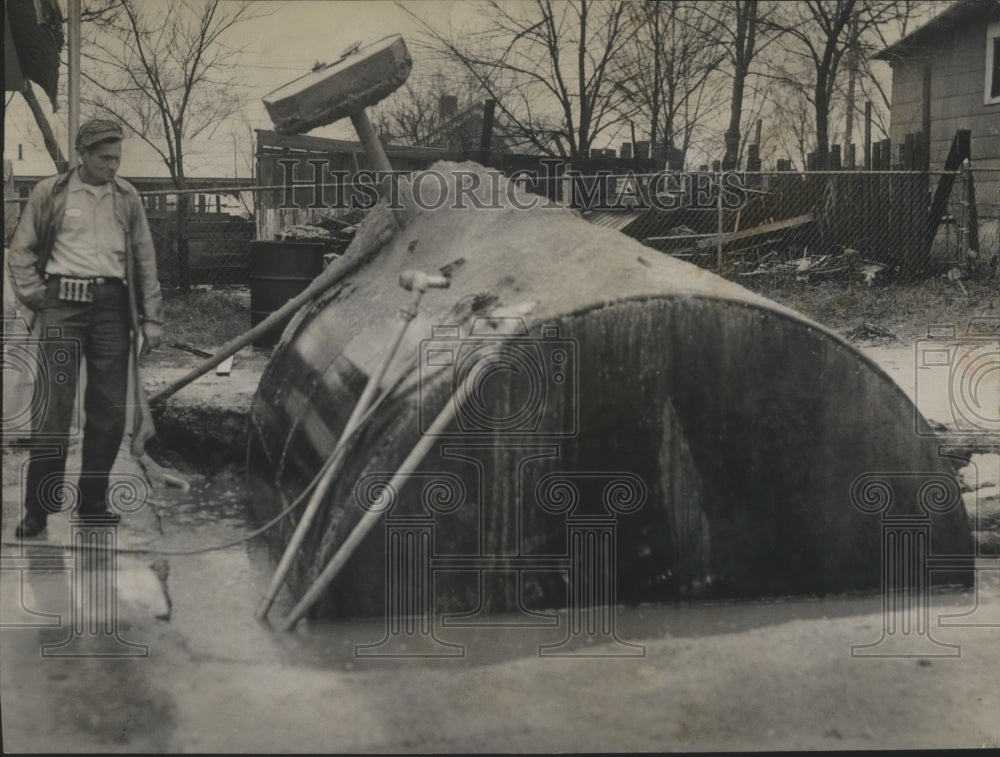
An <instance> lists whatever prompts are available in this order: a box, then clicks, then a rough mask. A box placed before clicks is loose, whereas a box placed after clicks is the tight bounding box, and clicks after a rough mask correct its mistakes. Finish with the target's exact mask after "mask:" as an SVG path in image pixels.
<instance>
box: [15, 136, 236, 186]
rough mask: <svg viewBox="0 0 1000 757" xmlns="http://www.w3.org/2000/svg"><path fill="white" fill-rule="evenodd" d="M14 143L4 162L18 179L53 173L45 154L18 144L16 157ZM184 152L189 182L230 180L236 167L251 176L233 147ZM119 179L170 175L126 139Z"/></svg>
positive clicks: (199, 145) (141, 145)
mask: <svg viewBox="0 0 1000 757" xmlns="http://www.w3.org/2000/svg"><path fill="white" fill-rule="evenodd" d="M17 139H18V137H17V136H16V135H7V139H6V140H5V141H4V150H3V156H4V159H6V160H10V161H11V163H12V165H13V168H14V175H15V176H16V177H17V178H19V179H21V178H26V177H27V178H41V177H43V176H51V175H52V174H54V173H56V167H55V164H54V163H53V162H52V158H51V157H49V154H48V153H47V152H45V150H42V149H41V148H39V147H38V146H37V145H33V144H30V143H28V142H27V141H25V142H23V143H20V144H21V147H22V149H21V150H20V153H19V152H18V149H17V148H18V144H19V143H18V142H17V141H15V140H17ZM64 149H65V148H64ZM184 151H185V155H186V159H185V161H184V168H185V175H186V176H187V178H188V179H208V178H212V179H213V180H218V179H233V178H235V177H234V174H235V171H236V168H237V166H238V165H242V166H243V167H242V168H241V169H240V173H241V178H245V177H247V176H249V174H250V168H249V167H248V166H247V165H246V160H245V158H244V156H243V155H239V156H234V155H233V148H232V146H227V145H226V144H225V142H222V141H209V140H191V141H187V142H185V145H184ZM74 159H75V158H74ZM121 176H122V177H123V178H125V179H133V178H135V179H138V178H142V179H148V180H153V179H162V180H164V181H169V180H170V172H169V171H168V170H167V166H166V164H165V163H164V162H163V159H162V158H161V157H160V156H159V154H158V153H157V152H156V151H155V150H154V149H153V148H152V147H150V146H149V145H148V144H146V143H145V142H143V141H142V140H141V139H139V138H138V137H126V138H125V140H124V142H123V143H122V167H121Z"/></svg>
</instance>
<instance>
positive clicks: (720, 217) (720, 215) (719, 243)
mask: <svg viewBox="0 0 1000 757" xmlns="http://www.w3.org/2000/svg"><path fill="white" fill-rule="evenodd" d="M715 179H716V181H717V182H718V187H717V189H718V193H719V197H718V200H717V201H716V205H717V206H718V220H719V236H718V237H717V240H718V241H717V243H716V250H715V253H716V267H717V268H718V270H719V272H720V273H721V272H722V248H723V246H724V242H723V240H722V233H723V231H725V229H724V218H723V211H722V171H719V172H718V173H717V174H716V175H715Z"/></svg>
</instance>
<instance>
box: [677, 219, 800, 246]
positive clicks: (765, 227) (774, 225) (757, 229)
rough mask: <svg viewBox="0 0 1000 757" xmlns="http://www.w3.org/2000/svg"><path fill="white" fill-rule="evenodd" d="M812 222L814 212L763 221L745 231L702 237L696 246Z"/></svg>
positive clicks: (767, 232)
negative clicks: (779, 219) (778, 219)
mask: <svg viewBox="0 0 1000 757" xmlns="http://www.w3.org/2000/svg"><path fill="white" fill-rule="evenodd" d="M812 222H813V217H812V214H811V213H807V214H806V215H802V216H796V217H795V218H786V219H785V220H784V221H773V222H771V223H763V224H761V225H760V226H754V227H753V228H750V229H744V230H743V231H735V232H729V233H728V234H713V235H712V236H711V237H709V238H708V239H701V240H699V241H698V242H696V243H695V247H696V248H698V249H700V250H706V249H708V248H710V247H712V246H714V245H715V244H716V243H717V242H719V241H721V242H722V244H728V243H729V242H735V241H736V240H738V239H747V238H749V237H755V236H759V235H760V234H773V233H774V232H776V231H783V230H785V229H794V228H796V227H797V226H804V225H805V224H807V223H812Z"/></svg>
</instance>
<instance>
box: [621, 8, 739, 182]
mask: <svg viewBox="0 0 1000 757" xmlns="http://www.w3.org/2000/svg"><path fill="white" fill-rule="evenodd" d="M627 18H628V22H629V24H630V25H631V26H632V27H634V29H635V32H634V34H633V35H632V38H631V41H630V43H629V44H628V45H625V46H624V47H623V48H622V50H621V52H620V53H619V54H618V58H617V61H616V65H615V68H614V76H615V78H616V85H617V86H618V87H619V88H620V89H621V90H622V92H624V94H625V97H626V102H627V104H628V106H629V109H630V110H635V111H638V114H639V115H641V116H642V117H643V118H644V119H645V121H646V124H647V128H646V131H647V133H648V135H649V141H650V145H651V151H652V154H653V155H655V156H657V157H668V156H669V154H670V150H671V149H677V150H680V151H681V154H682V155H683V154H685V153H686V152H687V149H688V148H689V147H690V144H691V139H692V134H693V131H694V128H695V127H696V125H697V124H698V122H699V120H700V119H701V117H702V116H703V115H704V112H705V110H706V108H707V107H708V106H709V104H710V101H711V99H712V98H711V97H707V98H706V94H707V92H706V88H707V85H708V81H709V78H710V77H711V76H712V74H713V73H715V72H716V71H717V70H718V67H719V65H720V64H721V63H722V62H723V60H725V53H724V52H723V51H722V49H721V48H720V47H719V45H718V44H716V42H715V40H714V37H715V35H716V30H715V28H714V27H715V25H716V23H717V22H716V21H715V20H714V19H713V18H712V17H711V15H709V14H706V13H704V12H702V11H701V9H699V8H697V3H689V2H672V3H631V4H629V6H628V11H627ZM677 167H678V168H679V167H680V166H677Z"/></svg>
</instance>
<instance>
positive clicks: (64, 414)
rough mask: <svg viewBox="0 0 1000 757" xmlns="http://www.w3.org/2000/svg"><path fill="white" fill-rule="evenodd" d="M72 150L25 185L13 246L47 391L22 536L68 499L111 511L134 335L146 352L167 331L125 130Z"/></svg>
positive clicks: (84, 507)
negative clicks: (76, 412) (79, 403)
mask: <svg viewBox="0 0 1000 757" xmlns="http://www.w3.org/2000/svg"><path fill="white" fill-rule="evenodd" d="M76 150H77V153H78V155H79V159H80V162H79V165H78V166H77V167H76V168H75V169H73V170H71V171H69V172H68V173H65V174H61V175H58V176H52V177H50V178H48V179H43V180H42V181H40V182H39V183H38V184H37V185H36V186H35V188H34V189H33V190H32V193H31V197H30V198H29V199H28V203H27V205H26V207H25V209H24V214H23V215H22V216H21V220H20V223H19V224H18V227H17V231H16V232H15V233H14V237H13V239H12V240H11V243H10V257H9V263H8V266H9V270H10V275H11V281H12V282H13V284H14V290H15V292H16V294H17V297H18V299H19V300H20V301H21V302H22V303H24V305H25V306H27V307H28V308H30V309H31V310H33V311H34V312H35V321H34V326H33V329H32V331H33V333H34V334H35V335H36V337H37V338H38V340H39V360H40V362H41V367H42V370H41V371H40V374H41V375H39V376H37V377H36V379H35V380H36V388H35V391H36V393H37V392H43V394H42V395H41V401H40V402H38V403H37V405H36V407H38V408H39V414H38V417H36V418H35V419H34V421H35V426H34V435H33V441H34V442H35V446H34V447H33V449H32V452H31V459H30V461H29V463H28V476H27V485H26V489H25V495H24V508H25V515H24V519H23V520H22V521H21V523H20V524H19V525H18V527H17V530H16V531H15V535H16V536H17V537H18V538H25V537H30V536H36V535H38V534H39V533H40V532H41V531H42V530H43V529H44V528H45V525H46V519H47V517H48V515H49V514H50V513H53V512H56V511H58V510H60V509H64V508H65V507H67V506H69V505H70V504H72V502H73V501H76V502H77V509H76V512H77V514H79V515H82V516H88V515H109V514H110V513H109V511H108V506H107V503H106V501H105V497H106V495H107V490H108V478H109V474H110V472H111V467H112V466H113V465H114V462H115V458H116V457H117V455H118V448H119V446H120V445H121V442H122V438H123V436H124V433H125V410H126V402H127V398H126V388H127V385H128V374H129V353H130V351H134V349H133V348H134V344H133V343H132V341H131V340H132V339H137V338H138V336H139V331H140V329H141V331H142V334H143V336H144V337H145V340H146V345H147V346H148V347H149V348H151V349H152V348H156V347H158V346H159V344H160V342H161V340H162V338H163V297H162V294H161V292H160V284H159V281H158V280H157V275H156V254H155V252H154V249H153V240H152V236H151V235H150V232H149V224H148V222H147V221H146V214H145V211H144V210H143V207H142V201H141V200H140V199H139V193H138V192H137V191H136V190H135V187H133V186H132V185H131V184H129V183H128V182H126V181H124V180H123V179H120V178H118V177H116V175H115V174H117V172H118V165H119V163H120V161H121V153H122V129H121V126H120V125H119V124H117V123H116V122H114V121H108V120H101V119H95V120H92V121H88V122H87V123H85V124H83V125H82V126H81V127H80V130H79V132H78V133H77V137H76ZM130 332H131V333H130ZM80 357H83V358H85V359H86V361H87V388H86V392H85V394H84V401H83V410H84V413H85V415H86V422H85V424H84V427H83V450H82V460H81V473H80V483H79V488H78V489H77V490H76V491H75V492H73V493H72V496H68V495H67V492H68V491H71V487H67V485H66V484H65V483H64V481H63V477H64V474H65V470H66V451H67V446H68V442H69V430H70V426H71V423H72V413H73V404H74V400H75V398H76V394H77V383H78V379H79V368H80V366H79V359H80ZM132 378H133V380H135V381H137V380H138V375H137V374H136V373H135V372H134V373H133V377H132ZM36 396H37V395H36ZM43 445H44V446H43Z"/></svg>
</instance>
